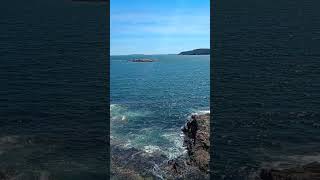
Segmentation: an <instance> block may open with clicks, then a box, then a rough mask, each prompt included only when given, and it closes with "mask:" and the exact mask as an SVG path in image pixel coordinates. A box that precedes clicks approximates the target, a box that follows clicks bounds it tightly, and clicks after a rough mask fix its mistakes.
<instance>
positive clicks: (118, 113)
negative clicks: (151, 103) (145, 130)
mask: <svg viewBox="0 0 320 180" xmlns="http://www.w3.org/2000/svg"><path fill="white" fill-rule="evenodd" d="M149 114H150V112H149V111H133V110H129V109H128V108H127V107H126V106H124V105H120V104H111V105H110V118H111V120H112V121H119V122H128V121H130V120H132V119H134V118H137V117H144V116H148V115H149Z"/></svg>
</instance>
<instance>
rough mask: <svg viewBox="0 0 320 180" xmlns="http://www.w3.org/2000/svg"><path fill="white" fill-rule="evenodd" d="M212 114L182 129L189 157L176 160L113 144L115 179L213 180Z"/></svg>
mask: <svg viewBox="0 0 320 180" xmlns="http://www.w3.org/2000/svg"><path fill="white" fill-rule="evenodd" d="M209 117H210V114H204V115H194V116H192V117H191V118H190V120H188V121H187V123H186V124H185V125H184V126H183V127H182V128H181V130H182V132H183V133H184V145H185V147H186V150H187V153H186V154H183V155H181V156H179V157H177V158H175V159H171V160H168V157H166V156H165V155H163V154H161V152H153V153H146V152H145V151H141V150H138V149H136V148H126V147H123V146H121V144H123V143H121V142H117V141H116V140H112V141H111V142H112V143H111V166H112V167H111V177H112V179H119V180H121V179H138V180H139V179H172V180H173V179H175V180H180V179H181V180H182V179H190V180H191V179H192V180H197V179H199V180H200V179H201V180H205V179H209V159H210V156H209V148H210V140H209V136H210V135H209V129H210V128H209V126H210V123H209V119H210V118H209Z"/></svg>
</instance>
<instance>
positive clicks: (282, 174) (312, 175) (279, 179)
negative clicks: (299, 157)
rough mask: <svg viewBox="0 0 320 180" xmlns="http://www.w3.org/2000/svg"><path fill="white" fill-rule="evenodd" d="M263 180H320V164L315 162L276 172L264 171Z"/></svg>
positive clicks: (261, 176)
mask: <svg viewBox="0 0 320 180" xmlns="http://www.w3.org/2000/svg"><path fill="white" fill-rule="evenodd" d="M260 179H262V180H320V163H318V162H313V163H310V164H307V165H304V166H301V167H296V168H290V169H284V170H276V169H263V170H261V172H260Z"/></svg>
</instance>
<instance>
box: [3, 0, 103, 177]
mask: <svg viewBox="0 0 320 180" xmlns="http://www.w3.org/2000/svg"><path fill="white" fill-rule="evenodd" d="M0 17H1V19H0V59H1V63H0V67H1V68H0V69H1V70H0V84H1V85H0V171H1V172H5V171H6V172H5V173H4V174H9V175H10V176H18V177H19V179H35V177H41V178H42V179H46V178H48V177H49V178H53V179H84V180H89V179H94V180H96V179H105V178H106V161H107V159H106V158H105V157H106V150H107V145H106V143H105V135H106V131H107V129H106V127H107V123H108V122H107V120H106V116H107V115H106V112H107V108H108V107H106V104H107V103H106V98H104V97H105V96H104V94H105V93H106V90H105V89H106V87H105V81H106V79H105V78H106V57H107V52H106V43H107V41H106V40H107V39H106V38H107V35H106V20H107V17H106V5H105V4H103V3H78V2H72V1H69V0H55V1H51V0H31V1H15V0H14V1H3V2H2V3H1V6H0ZM1 177H3V176H1ZM41 178H40V179H41Z"/></svg>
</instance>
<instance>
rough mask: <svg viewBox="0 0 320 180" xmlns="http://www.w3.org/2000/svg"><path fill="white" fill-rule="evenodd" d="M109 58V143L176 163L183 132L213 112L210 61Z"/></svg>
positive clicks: (205, 58) (176, 57) (201, 58)
mask: <svg viewBox="0 0 320 180" xmlns="http://www.w3.org/2000/svg"><path fill="white" fill-rule="evenodd" d="M137 57H141V56H111V73H110V74H111V79H110V80H111V83H110V89H111V92H110V95H111V105H110V111H111V139H113V140H117V141H121V142H122V143H123V144H124V146H126V147H135V148H138V149H140V150H143V151H145V152H147V153H148V152H149V153H152V152H155V151H158V152H160V153H163V154H165V155H166V156H167V157H168V158H174V157H177V156H179V155H181V154H182V153H183V152H184V149H185V148H184V147H183V141H182V136H181V130H180V128H181V126H183V125H184V123H185V122H186V120H187V118H188V116H190V114H191V113H197V112H200V111H204V110H209V97H210V82H209V79H210V77H209V72H210V66H209V64H210V57H209V56H179V55H154V56H142V57H144V58H150V59H154V60H155V62H145V63H135V62H129V60H132V59H135V58H137Z"/></svg>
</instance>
